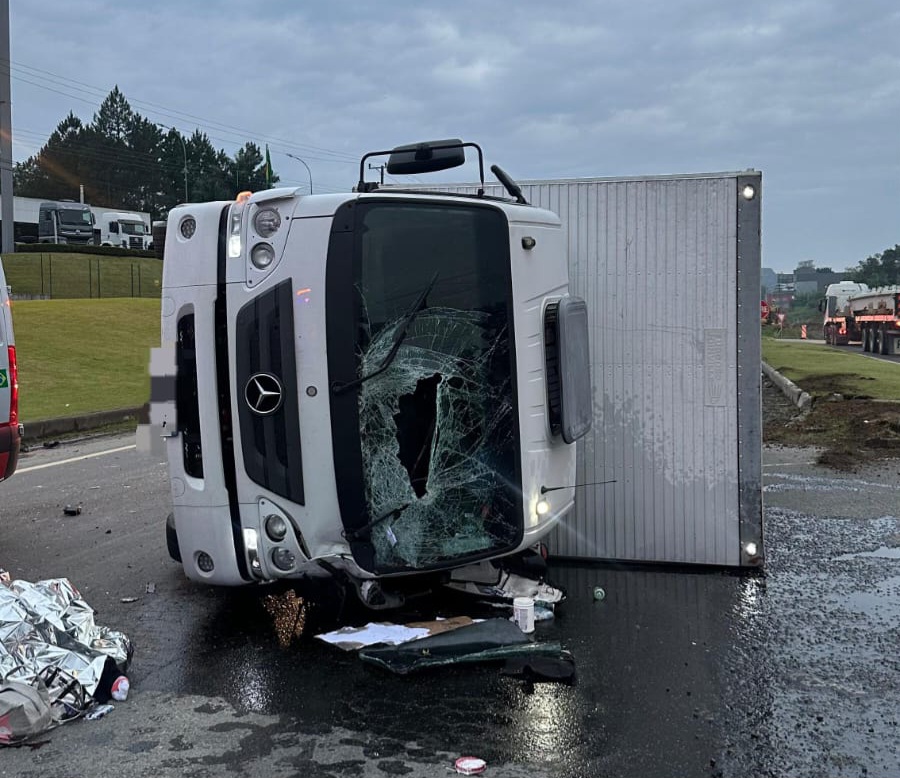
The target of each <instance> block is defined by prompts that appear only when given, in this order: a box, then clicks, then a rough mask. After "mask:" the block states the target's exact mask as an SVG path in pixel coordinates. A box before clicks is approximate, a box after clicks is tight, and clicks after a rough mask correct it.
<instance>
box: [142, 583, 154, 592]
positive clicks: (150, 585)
mask: <svg viewBox="0 0 900 778" xmlns="http://www.w3.org/2000/svg"><path fill="white" fill-rule="evenodd" d="M144 591H146V592H147V594H156V584H155V583H153V581H150V582H149V583H148V584H147V586H146V587H145V588H144Z"/></svg>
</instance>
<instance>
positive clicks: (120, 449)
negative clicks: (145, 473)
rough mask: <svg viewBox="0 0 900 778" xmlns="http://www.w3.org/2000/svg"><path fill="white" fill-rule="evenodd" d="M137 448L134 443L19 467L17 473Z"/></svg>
mask: <svg viewBox="0 0 900 778" xmlns="http://www.w3.org/2000/svg"><path fill="white" fill-rule="evenodd" d="M133 448H137V444H135V443H132V444H131V445H130V446H119V448H110V449H107V450H106V451H96V452H95V453H93V454H84V455H83V456H80V457H71V458H69V459H60V460H59V461H58V462H47V464H45V465H32V466H31V467H17V468H16V472H17V473H30V472H31V471H32V470H43V469H44V468H45V467H56V466H57V465H68V464H71V463H72V462H80V461H81V460H83V459H93V458H94V457H102V456H106V455H107V454H118V453H119V452H120V451H130V450H131V449H133Z"/></svg>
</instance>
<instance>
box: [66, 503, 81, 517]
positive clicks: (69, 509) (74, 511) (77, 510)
mask: <svg viewBox="0 0 900 778" xmlns="http://www.w3.org/2000/svg"><path fill="white" fill-rule="evenodd" d="M63 513H64V514H66V516H80V515H81V506H80V505H75V506H72V505H67V506H66V507H65V508H63Z"/></svg>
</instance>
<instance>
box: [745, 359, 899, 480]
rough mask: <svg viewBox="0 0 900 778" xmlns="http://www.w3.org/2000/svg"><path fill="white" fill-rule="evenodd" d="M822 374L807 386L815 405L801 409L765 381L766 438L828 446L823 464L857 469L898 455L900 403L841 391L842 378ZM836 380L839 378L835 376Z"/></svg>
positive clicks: (793, 443) (806, 389) (793, 444)
mask: <svg viewBox="0 0 900 778" xmlns="http://www.w3.org/2000/svg"><path fill="white" fill-rule="evenodd" d="M827 378H828V377H827V376H823V377H821V378H820V379H819V380H818V381H816V382H815V385H814V386H813V385H809V384H810V382H808V381H807V382H804V385H803V389H804V390H805V391H807V392H809V393H810V394H814V395H816V396H817V399H816V400H815V401H814V402H813V405H812V408H810V409H809V410H806V411H803V412H801V411H798V410H797V408H795V407H794V405H793V404H792V403H791V402H790V401H789V400H788V399H787V398H786V397H785V396H784V395H783V394H782V393H781V392H780V391H779V390H778V389H777V388H776V387H775V386H773V385H772V384H771V383H770V382H769V381H765V380H764V381H763V440H764V441H765V442H766V443H772V444H780V445H785V446H818V447H821V448H823V449H824V451H823V453H822V454H821V456H820V457H819V463H820V464H823V465H828V466H829V467H833V468H835V469H838V470H847V471H853V470H856V469H857V468H859V466H861V465H863V464H865V463H866V462H871V461H874V460H878V459H895V458H900V403H895V402H884V401H881V400H871V399H864V398H860V397H858V396H857V397H855V398H847V397H845V396H843V395H841V392H840V383H841V382H840V381H833V382H832V383H830V384H829V383H828V381H827V380H826V379H827ZM833 378H840V376H835V377H833Z"/></svg>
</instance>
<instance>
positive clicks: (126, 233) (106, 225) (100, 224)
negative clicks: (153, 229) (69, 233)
mask: <svg viewBox="0 0 900 778" xmlns="http://www.w3.org/2000/svg"><path fill="white" fill-rule="evenodd" d="M95 217H96V220H97V223H96V226H95V228H94V231H95V233H96V234H97V235H98V239H97V242H98V243H99V244H100V245H101V246H121V247H122V248H126V249H143V250H146V249H149V248H150V246H151V244H152V237H151V235H150V225H149V223H148V222H146V221H144V219H143V217H142V216H141V215H140V214H139V213H133V212H126V211H104V212H102V213H100V214H96V212H95Z"/></svg>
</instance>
